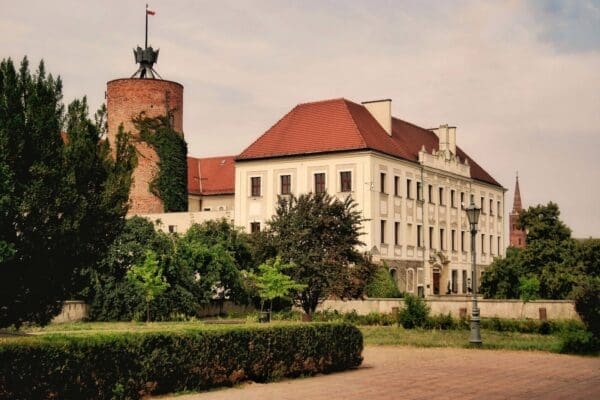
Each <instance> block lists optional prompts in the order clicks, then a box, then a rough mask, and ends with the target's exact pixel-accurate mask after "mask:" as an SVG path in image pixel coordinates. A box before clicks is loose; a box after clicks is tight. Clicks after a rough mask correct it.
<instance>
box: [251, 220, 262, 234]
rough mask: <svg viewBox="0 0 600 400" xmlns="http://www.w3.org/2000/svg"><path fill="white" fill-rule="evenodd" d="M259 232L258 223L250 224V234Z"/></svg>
mask: <svg viewBox="0 0 600 400" xmlns="http://www.w3.org/2000/svg"><path fill="white" fill-rule="evenodd" d="M256 232H260V222H250V233H256Z"/></svg>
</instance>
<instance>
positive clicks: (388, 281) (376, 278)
mask: <svg viewBox="0 0 600 400" xmlns="http://www.w3.org/2000/svg"><path fill="white" fill-rule="evenodd" d="M365 291H366V293H367V296H369V297H372V298H377V297H380V298H398V297H402V293H400V290H398V286H396V282H394V280H393V279H392V277H391V275H390V272H389V269H388V268H387V267H386V266H383V267H379V268H378V269H377V271H376V272H375V274H374V275H373V278H372V280H371V282H369V284H368V285H367V287H366V288H365Z"/></svg>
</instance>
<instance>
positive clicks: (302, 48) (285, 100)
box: [0, 0, 600, 237]
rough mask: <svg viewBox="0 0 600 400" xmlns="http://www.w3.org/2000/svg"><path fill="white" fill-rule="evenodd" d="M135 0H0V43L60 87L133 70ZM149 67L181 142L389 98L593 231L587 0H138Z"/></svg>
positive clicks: (251, 133)
mask: <svg viewBox="0 0 600 400" xmlns="http://www.w3.org/2000/svg"><path fill="white" fill-rule="evenodd" d="M144 7H145V2H144V1H123V0H121V1H104V0H103V1H93V2H92V1H82V0H77V1H59V0H54V1H39V2H35V1H21V2H15V1H14V0H10V1H9V0H0V10H1V12H0V58H6V57H12V58H13V59H16V60H20V59H21V58H22V56H23V55H27V56H28V57H29V59H30V61H31V63H32V64H37V63H38V62H39V60H40V59H42V58H43V59H44V60H45V62H46V67H47V70H49V71H50V72H53V73H54V74H55V75H56V74H59V75H60V76H61V77H62V79H63V81H64V95H65V101H66V102H69V101H71V100H72V99H73V98H76V97H81V96H83V95H87V96H88V98H89V101H90V104H91V107H92V109H96V108H97V107H98V106H99V105H100V104H101V103H102V102H103V101H104V91H105V90H106V82H107V81H109V80H111V79H115V78H123V77H129V76H131V74H133V73H134V72H135V70H136V66H135V64H134V61H133V55H132V48H133V47H134V46H136V45H138V44H140V45H142V46H143V42H144ZM150 8H151V9H153V10H155V11H156V15H155V16H154V17H150V39H149V42H150V44H151V45H152V46H154V47H155V48H160V57H159V62H158V64H157V65H156V69H157V70H158V72H159V73H160V74H161V75H162V76H163V78H165V79H169V80H174V81H178V82H180V83H182V84H183V85H184V86H185V103H184V130H185V136H186V139H187V141H188V143H189V148H190V154H191V155H194V156H210V155H227V154H237V153H239V152H240V151H241V150H243V149H244V148H245V147H246V146H247V145H248V144H250V142H251V141H252V140H254V139H255V138H256V137H257V136H259V135H260V134H262V133H263V132H264V131H265V130H267V129H268V128H269V127H270V126H271V125H273V124H274V123H275V122H276V121H277V120H278V119H279V118H281V117H282V116H283V114H284V113H286V112H287V111H289V110H290V109H291V108H292V107H293V106H294V105H296V104H297V103H302V102H307V101H314V100H322V99H327V98H338V97H345V98H347V99H350V100H353V101H356V102H360V101H364V100H373V99H379V98H391V99H392V100H393V101H392V110H393V113H394V115H395V116H397V117H399V118H402V119H405V120H408V121H410V122H413V123H416V124H418V125H421V126H423V127H434V126H437V125H439V124H442V123H448V124H451V125H455V126H457V127H458V128H457V142H458V144H459V145H460V146H461V147H462V148H463V149H464V150H465V151H467V152H468V153H469V154H470V155H471V156H472V157H474V158H475V159H476V160H477V161H478V162H479V163H480V164H482V165H483V166H484V168H485V169H486V170H487V171H488V172H490V173H491V174H492V176H494V177H495V178H496V179H497V180H498V181H500V182H501V183H502V184H503V185H504V186H505V187H506V188H507V189H509V191H508V192H507V194H506V199H507V202H506V203H507V204H506V205H507V211H509V209H510V207H511V206H512V196H513V188H514V178H515V172H516V171H517V170H518V171H519V177H520V182H521V194H522V198H523V202H524V205H526V206H529V205H534V204H538V203H546V202H548V201H554V202H557V203H558V204H559V206H560V208H561V210H562V215H563V219H564V220H565V222H566V223H567V224H568V225H569V226H570V227H571V228H572V229H573V231H574V236H578V237H587V236H595V237H600V159H599V157H600V1H584V0H583V1H564V2H562V1H531V2H524V1H505V2H501V1H485V2H483V1H481V2H477V1H475V2H472V1H456V2H451V1H434V2H424V1H383V0H382V1H375V0H368V1H366V0H365V1H331V0H321V1H308V0H301V1H300V0H298V1H283V0H279V1H241V0H238V1H222V0H220V1H152V2H150Z"/></svg>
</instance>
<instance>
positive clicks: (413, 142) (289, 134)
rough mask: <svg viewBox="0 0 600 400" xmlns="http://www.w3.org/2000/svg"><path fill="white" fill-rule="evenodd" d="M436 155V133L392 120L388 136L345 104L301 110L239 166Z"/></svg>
mask: <svg viewBox="0 0 600 400" xmlns="http://www.w3.org/2000/svg"><path fill="white" fill-rule="evenodd" d="M422 146H425V148H426V149H427V152H428V153H431V152H432V150H434V149H435V150H439V140H438V137H437V136H436V134H435V133H433V132H432V131H430V130H427V129H424V128H421V127H418V126H416V125H413V124H411V123H409V122H406V121H403V120H400V119H398V118H392V135H391V136H390V135H388V134H387V133H386V132H385V130H384V129H383V128H382V127H381V125H379V123H378V122H377V120H375V118H373V116H372V115H371V113H370V112H369V111H368V110H367V109H366V108H365V107H364V106H363V105H360V104H356V103H353V102H351V101H349V100H346V99H333V100H324V101H318V102H314V103H305V104H299V105H297V106H296V107H294V108H293V109H292V110H291V111H290V112H289V113H287V114H286V115H285V116H284V117H283V118H281V119H280V120H279V121H278V122H277V123H276V124H275V125H273V126H272V127H271V128H270V129H269V130H267V131H266V132H265V133H264V134H263V135H262V136H260V137H259V138H258V139H257V140H256V141H255V142H254V143H252V144H251V145H250V146H248V147H247V148H246V149H245V150H244V151H243V152H242V153H241V154H240V155H238V156H237V158H236V160H237V161H244V160H253V159H261V158H274V157H284V156H291V155H302V154H316V153H327V152H336V151H350V150H375V151H378V152H381V153H384V154H388V155H391V156H393V157H398V158H402V159H404V160H408V161H413V162H418V161H419V150H420V149H421V147H422ZM456 153H457V156H458V157H459V158H460V159H461V160H464V159H465V158H466V159H468V160H469V165H470V166H471V177H472V178H474V179H477V180H479V181H482V182H487V183H490V184H492V185H496V186H501V185H500V184H499V183H498V182H497V181H496V180H495V179H494V178H492V176H491V175H490V174H488V173H487V172H486V171H485V170H484V169H483V168H481V167H480V166H479V164H477V163H476V162H475V161H473V159H472V158H471V157H469V156H468V155H467V154H466V153H465V152H464V151H462V149H460V148H459V147H458V146H457V148H456Z"/></svg>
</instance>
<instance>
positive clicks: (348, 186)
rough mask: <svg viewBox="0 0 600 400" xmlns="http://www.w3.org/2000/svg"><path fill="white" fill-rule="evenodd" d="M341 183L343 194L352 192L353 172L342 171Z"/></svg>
mask: <svg viewBox="0 0 600 400" xmlns="http://www.w3.org/2000/svg"><path fill="white" fill-rule="evenodd" d="M340 182H341V184H342V185H341V189H342V190H341V191H342V192H351V191H352V172H350V171H342V172H340Z"/></svg>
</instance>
